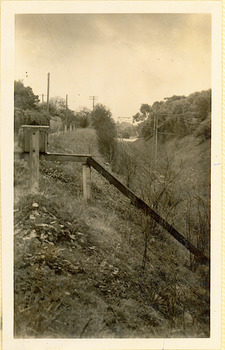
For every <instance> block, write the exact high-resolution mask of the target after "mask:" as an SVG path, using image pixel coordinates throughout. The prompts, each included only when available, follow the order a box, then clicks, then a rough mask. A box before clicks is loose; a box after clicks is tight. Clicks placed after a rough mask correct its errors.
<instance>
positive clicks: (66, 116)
mask: <svg viewBox="0 0 225 350" xmlns="http://www.w3.org/2000/svg"><path fill="white" fill-rule="evenodd" d="M67 119H68V95H67V94H66V123H65V131H67V122H68V120H67Z"/></svg>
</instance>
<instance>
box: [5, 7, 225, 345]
mask: <svg viewBox="0 0 225 350" xmlns="http://www.w3.org/2000/svg"><path fill="white" fill-rule="evenodd" d="M169 2H170V3H173V2H171V1H169ZM169 2H168V3H169ZM59 3H60V2H59ZM73 3H75V2H73ZM84 3H85V2H84ZM84 3H83V4H82V2H81V3H80V8H79V7H78V2H77V5H76V6H75V9H73V8H71V11H66V10H61V11H60V10H59V9H60V8H59V7H57V9H56V10H55V12H54V11H53V9H54V5H52V6H51V7H50V9H51V10H50V11H47V10H45V9H44V7H43V6H41V5H40V11H38V7H35V8H34V10H33V11H32V6H30V7H29V10H27V11H22V9H21V10H20V11H16V10H15V12H14V14H13V26H12V33H13V37H14V44H13V45H12V46H13V51H12V58H11V62H12V63H13V69H12V73H10V77H12V78H13V80H12V81H11V85H10V86H11V90H10V91H11V92H12V93H11V100H10V101H11V102H12V103H11V112H10V113H9V120H11V121H8V123H9V124H8V125H9V128H7V129H6V128H5V129H4V128H3V130H5V132H6V134H7V132H8V131H9V129H10V131H11V136H10V137H11V139H10V140H11V148H12V152H11V158H10V159H11V161H12V162H11V163H12V166H11V170H12V184H13V185H12V190H11V192H10V193H11V194H12V196H11V197H10V198H11V209H12V210H11V211H12V213H11V221H10V222H11V226H10V227H11V229H9V235H8V237H10V242H11V243H10V244H11V250H12V252H11V253H10V257H11V258H12V259H11V260H12V262H11V265H10V266H11V271H10V274H12V276H11V277H12V279H11V284H12V286H11V287H9V290H10V293H9V295H11V307H10V310H11V311H12V316H11V321H10V322H11V326H12V329H11V333H10V334H11V336H12V341H15V342H16V341H19V342H20V343H15V344H20V345H18V348H17V347H16V345H14V347H12V349H14V348H15V349H20V348H21V349H22V347H20V346H22V344H24V343H23V342H24V341H26V340H28V341H35V340H53V341H56V343H54V344H57V339H58V340H60V342H61V343H60V342H59V343H58V347H57V349H60V350H61V349H64V348H65V349H67V347H65V346H66V345H62V346H61V345H60V344H67V343H66V342H65V343H64V340H69V341H75V340H77V341H78V339H79V342H81V343H74V344H75V345H74V347H73V349H80V348H81V346H82V344H83V343H82V340H86V341H90V343H89V344H90V345H89V347H87V348H89V349H92V348H95V349H100V348H101V349H103V348H104V349H108V347H107V346H108V345H103V344H102V343H101V345H100V346H98V345H96V346H95V347H93V346H94V345H93V344H94V343H93V342H94V341H96V340H97V341H98V340H105V344H107V339H108V340H118V341H120V340H121V341H124V342H123V343H121V344H123V348H124V349H130V348H132V340H134V341H135V340H136V341H137V340H138V339H139V340H140V349H142V348H143V349H149V348H150V346H151V345H150V344H151V341H152V340H156V341H159V340H161V342H158V343H157V344H160V345H159V346H160V348H163V349H164V348H165V349H166V348H168V349H169V348H171V349H175V348H179V346H178V344H180V345H181V344H182V346H185V344H187V343H185V342H186V341H188V340H189V339H190V340H191V339H195V340H196V339H197V340H198V341H199V343H198V344H201V345H200V347H199V348H203V349H207V348H209V345H207V344H211V343H210V342H209V343H207V342H208V341H210V340H211V339H212V338H213V339H214V340H215V339H216V340H217V347H216V349H217V348H218V349H220V347H218V344H220V337H221V334H220V330H219V328H216V327H215V322H216V321H219V320H220V315H219V313H220V306H217V304H216V303H215V299H217V298H215V297H216V296H218V295H220V294H219V290H220V283H221V282H220V277H219V278H218V276H219V275H218V271H219V269H220V265H219V264H220V250H221V245H220V239H221V237H220V236H221V231H220V226H218V229H217V230H215V228H214V224H215V221H216V220H214V214H215V213H216V215H217V221H219V219H220V214H219V213H220V207H219V209H218V206H219V204H220V196H221V188H220V187H219V189H218V191H215V182H216V183H217V185H220V183H219V182H220V166H221V163H220V161H221V160H220V150H219V151H217V150H216V146H218V145H220V140H221V135H220V123H221V114H220V113H221V110H220V104H221V101H220V96H219V92H220V90H219V89H220V74H221V72H220V67H218V64H217V63H218V62H220V61H219V59H220V57H219V56H217V57H216V59H217V62H216V63H214V59H215V56H216V55H215V52H214V48H215V32H216V30H215V28H216V24H215V20H216V19H218V18H220V16H219V14H220V10H221V9H220V7H219V2H215V11H214V7H213V5H212V4H211V7H209V8H210V9H211V10H209V9H208V8H206V9H205V8H204V4H203V3H206V2H201V4H202V7H201V6H197V7H196V8H193V9H192V7H191V6H192V4H190V3H193V2H186V5H184V8H185V9H186V10H183V11H181V6H178V7H177V8H176V6H175V5H174V11H172V10H167V11H165V10H163V7H162V6H161V7H159V4H158V7H154V8H153V9H152V10H151V8H148V9H147V10H145V11H144V10H143V7H141V9H140V11H138V10H136V7H135V6H134V9H132V4H131V3H130V2H124V5H123V6H122V8H121V9H119V10H118V9H117V10H115V8H116V7H115V6H116V5H117V4H114V5H112V4H111V7H110V10H109V9H108V10H107V5H106V4H105V7H104V6H103V10H102V11H100V10H99V6H100V4H99V3H100V2H99V3H98V6H97V5H96V8H95V7H94V4H93V5H92V7H91V10H88V9H87V7H86V5H85V4H84ZM86 3H88V2H86ZM102 3H104V2H102ZM115 3H117V1H115ZM118 3H119V2H118ZM154 3H155V2H152V4H154ZM158 3H160V2H158ZM178 3H182V2H178ZM183 3H185V1H183ZM196 3H197V4H199V5H200V3H198V2H196ZM28 4H30V5H32V2H31V1H30V2H29V1H28ZM65 4H66V2H65ZM128 4H130V7H129V6H128ZM133 4H134V5H135V4H136V6H137V5H138V4H137V2H133ZM173 4H174V3H173ZM188 4H189V7H188ZM61 5H62V6H61V8H63V4H62V2H61ZM67 5H68V4H67ZM152 6H153V5H152ZM114 7H115V8H114ZM78 8H79V9H80V10H79V11H78V10H76V9H78ZM167 8H168V6H167ZM25 9H26V7H25ZM157 9H158V11H157ZM218 23H219V21H217V24H218ZM219 44H220V41H219ZM218 52H219V51H218ZM220 63H221V62H220ZM215 66H216V67H217V68H216V69H218V72H219V73H218V74H217V70H216V69H215V68H214V67H215ZM215 81H217V83H218V87H216V85H215ZM3 97H4V96H3ZM215 112H216V113H215ZM10 116H11V118H10ZM218 127H219V128H218ZM214 139H215V140H216V141H214ZM215 180H216V181H215ZM3 192H4V191H3ZM215 199H216V200H217V202H216V203H217V204H215V206H214V204H213V203H214V201H215ZM9 211H10V209H9ZM3 214H4V213H3ZM3 219H4V218H3ZM216 223H217V222H216ZM11 231H12V232H11ZM3 236H4V231H3ZM214 240H215V243H214ZM3 245H4V239H3ZM3 267H4V266H3ZM216 268H217V273H216V274H215V275H214V273H213V271H214V269H216ZM216 276H217V277H216ZM215 281H217V282H216V283H217V286H216V285H215ZM10 288H11V289H10ZM217 302H219V300H217ZM219 305H220V304H219ZM212 315H213V316H212ZM3 322H4V320H3ZM6 323H7V322H6ZM215 329H218V333H217V334H215ZM3 334H4V332H3ZM179 339H183V341H182V342H180V343H179ZM21 340H22V343H21ZM125 340H127V341H128V343H129V345H128V343H125ZM142 340H143V341H145V343H143V344H144V345H141V344H142ZM167 341H168V342H167ZM170 341H175V342H176V341H177V343H176V344H177V345H176V346H174V345H170V344H172V343H170ZM27 344H33V343H29V342H28V343H27ZM34 344H35V343H34ZM43 344H44V343H43ZM46 344H47V343H46ZM76 344H80V345H76ZM97 344H100V343H97ZM112 344H117V343H112ZM125 344H127V345H126V346H125ZM134 344H136V346H137V344H138V342H137V343H134ZM157 344H156V346H158V345H157ZM166 344H168V345H167V347H166ZM174 344H175V343H174ZM196 344H197V343H196ZM30 346H31V347H29V348H28V349H34V348H35V349H36V347H32V345H30ZM48 346H49V345H48ZM133 346H134V345H133ZM144 346H145V347H144ZM171 346H172V347H171ZM38 348H40V345H39V347H37V349H38ZM41 348H43V349H56V348H55V347H54V348H52V347H47V346H46V345H42V347H41ZM151 348H152V347H151ZM181 348H182V347H181ZM185 348H186V347H185ZM5 349H6V348H5ZM110 349H113V345H112V346H111V347H110Z"/></svg>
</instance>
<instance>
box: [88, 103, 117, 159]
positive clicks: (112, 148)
mask: <svg viewBox="0 0 225 350" xmlns="http://www.w3.org/2000/svg"><path fill="white" fill-rule="evenodd" d="M91 121H92V125H93V126H94V128H95V130H96V134H97V139H98V145H99V150H100V152H101V153H102V154H103V155H104V156H105V158H106V159H107V161H108V162H111V161H112V159H113V157H114V155H115V152H116V141H115V137H116V124H115V122H114V120H113V119H112V113H111V112H110V110H109V109H107V108H106V107H105V106H103V105H102V104H98V105H96V107H95V108H94V110H93V111H92V113H91Z"/></svg>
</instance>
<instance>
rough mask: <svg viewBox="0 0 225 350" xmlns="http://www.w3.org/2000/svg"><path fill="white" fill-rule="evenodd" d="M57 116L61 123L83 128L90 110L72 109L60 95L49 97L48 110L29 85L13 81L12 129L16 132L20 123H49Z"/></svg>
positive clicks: (89, 116) (89, 118)
mask: <svg viewBox="0 0 225 350" xmlns="http://www.w3.org/2000/svg"><path fill="white" fill-rule="evenodd" d="M53 117H58V118H60V120H61V121H62V124H67V125H68V126H69V125H71V124H73V125H74V126H75V127H81V128H85V127H87V126H88V125H90V122H91V111H90V110H89V109H88V108H86V107H82V108H80V109H79V110H77V111H72V110H71V109H70V108H68V107H67V106H66V103H65V100H64V99H63V98H60V97H55V98H51V99H50V102H49V112H47V103H46V102H41V101H40V99H39V96H38V95H35V94H34V93H33V90H32V88H31V87H30V86H27V87H25V86H24V84H23V82H22V81H15V82H14V131H15V133H17V132H18V131H19V128H20V127H21V125H50V120H51V118H53Z"/></svg>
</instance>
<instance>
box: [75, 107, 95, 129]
mask: <svg viewBox="0 0 225 350" xmlns="http://www.w3.org/2000/svg"><path fill="white" fill-rule="evenodd" d="M74 117H75V120H76V123H77V125H78V126H80V127H81V128H87V127H88V126H89V125H90V122H91V111H90V110H89V109H88V108H86V107H82V108H81V109H80V110H79V111H78V112H75V116H74Z"/></svg>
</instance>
